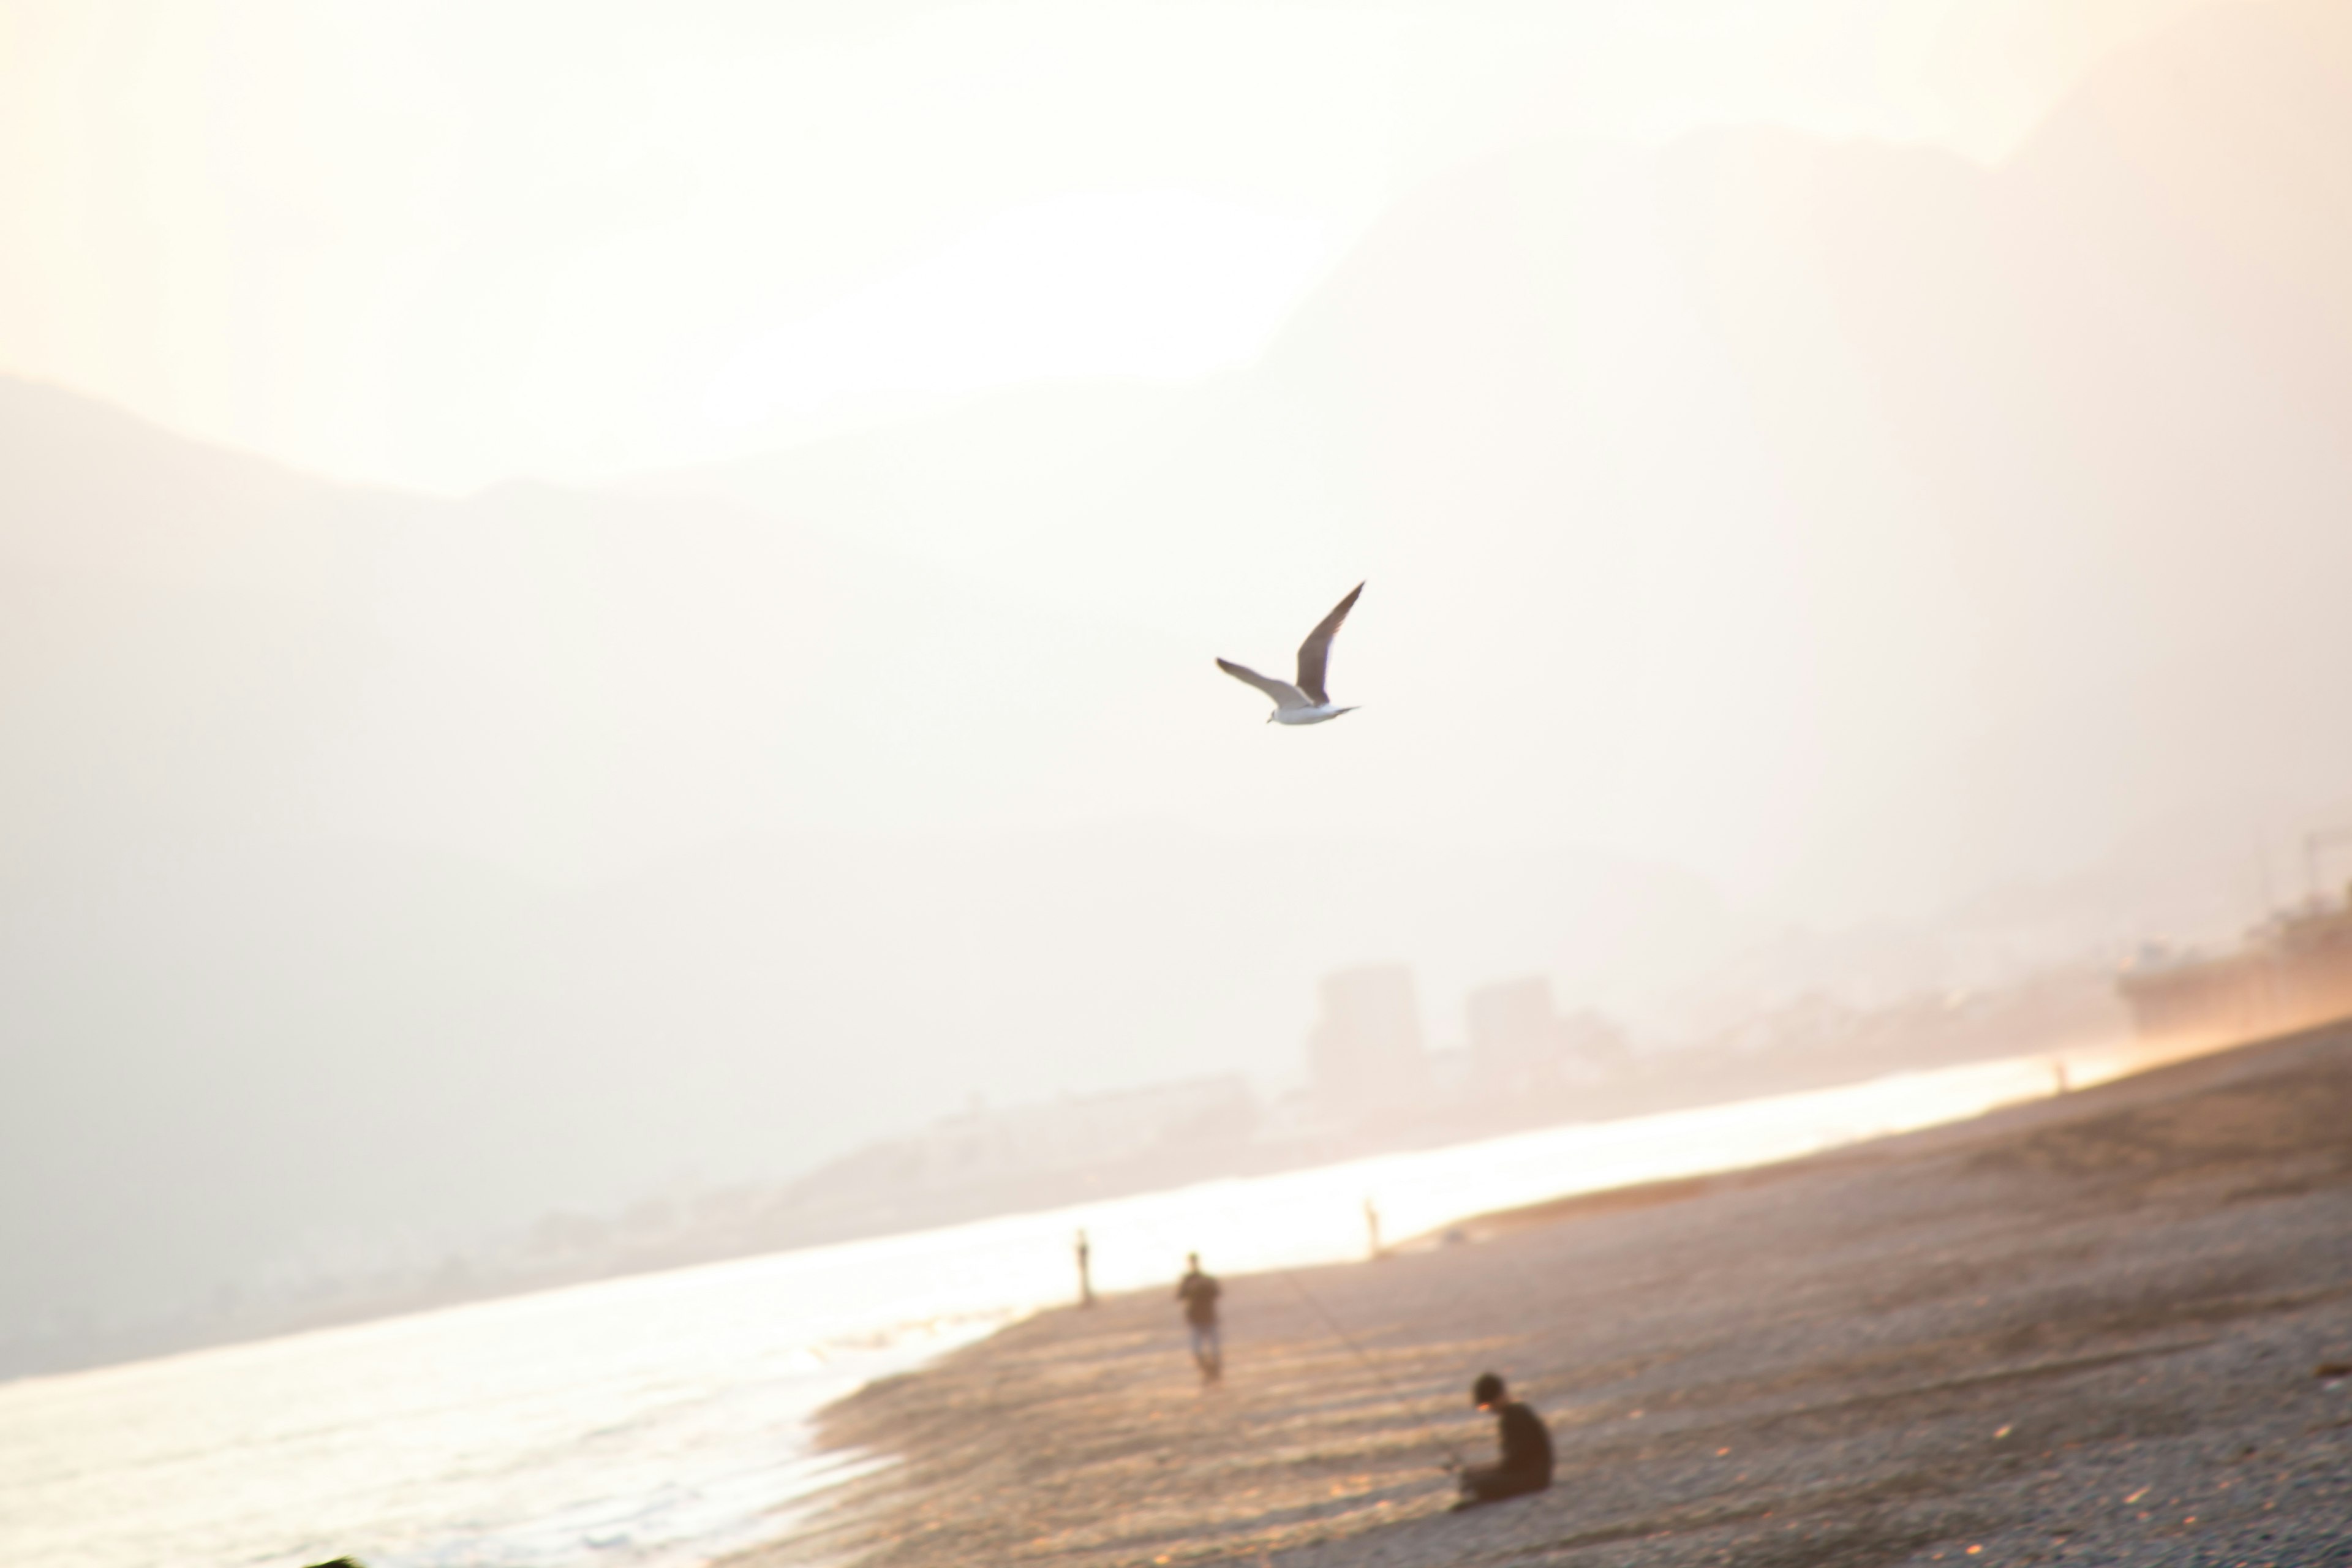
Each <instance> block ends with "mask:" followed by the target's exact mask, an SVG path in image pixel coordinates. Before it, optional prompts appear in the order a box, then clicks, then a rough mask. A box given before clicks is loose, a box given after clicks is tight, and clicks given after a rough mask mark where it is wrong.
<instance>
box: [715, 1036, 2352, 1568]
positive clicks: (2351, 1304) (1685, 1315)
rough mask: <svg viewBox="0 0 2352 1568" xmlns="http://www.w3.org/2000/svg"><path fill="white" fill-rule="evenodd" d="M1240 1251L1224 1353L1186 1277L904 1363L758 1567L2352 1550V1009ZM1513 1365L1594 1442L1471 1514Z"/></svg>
mask: <svg viewBox="0 0 2352 1568" xmlns="http://www.w3.org/2000/svg"><path fill="white" fill-rule="evenodd" d="M1199 1245H1200V1247H1202V1251H1203V1252H1204V1254H1205V1255H1206V1258H1207V1261H1208V1263H1209V1266H1210V1267H1211V1268H1214V1267H1215V1263H1216V1238H1215V1237H1201V1238H1200V1239H1199ZM1226 1285H1227V1289H1226V1294H1225V1299H1224V1306H1225V1316H1226V1355H1227V1374H1226V1378H1225V1381H1224V1383H1223V1385H1222V1386H1221V1387H1218V1388H1215V1389H1212V1390H1207V1391H1203V1390H1202V1388H1201V1387H1200V1385H1199V1383H1198V1380H1197V1378H1196V1376H1195V1374H1194V1373H1193V1372H1192V1367H1191V1365H1190V1363H1189V1362H1188V1360H1187V1357H1186V1353H1185V1348H1184V1341H1183V1334H1182V1331H1181V1325H1180V1323H1179V1321H1178V1318H1177V1313H1176V1310H1175V1309H1174V1307H1173V1305H1172V1304H1171V1301H1170V1300H1167V1299H1166V1297H1165V1295H1164V1294H1163V1293H1161V1292H1158V1291H1151V1292H1143V1293H1140V1294H1137V1295H1131V1296H1126V1297H1121V1298H1117V1299H1112V1300H1105V1301H1103V1302H1101V1303H1100V1304H1098V1305H1097V1307H1095V1308H1094V1309H1092V1310H1060V1311H1055V1312H1050V1313H1046V1314H1044V1315H1042V1316H1039V1317H1037V1318H1034V1319H1032V1320H1030V1321H1024V1322H1023V1323H1020V1324H1018V1325H1016V1326H1014V1327H1013V1328H1011V1329H1008V1330H1007V1331H1004V1332H1003V1333H1001V1334H998V1335H997V1336H995V1337H994V1338H992V1339H991V1340H988V1341H986V1342H982V1343H981V1344H978V1345H975V1346H972V1347H971V1348H970V1349H967V1350H965V1351H963V1352H960V1353H957V1354H954V1355H951V1356H950V1357H948V1358H947V1359H946V1360H944V1361H943V1362H941V1363H938V1364H936V1365H934V1366H931V1367H929V1368H927V1369H925V1370H923V1371H921V1372H919V1373H914V1374H911V1375H908V1376H905V1377H901V1378H897V1379H894V1380H891V1381H888V1382H886V1383H882V1384H876V1385H873V1386H870V1387H868V1388H866V1389H865V1390H863V1391H862V1392H860V1393H859V1394H856V1395H855V1396H853V1397H851V1398H850V1399H847V1400H845V1401H844V1402H843V1403H841V1404H840V1405H836V1406H835V1407H833V1408H832V1409H831V1410H830V1411H829V1412H828V1413H827V1414H826V1415H825V1417H824V1422H823V1426H822V1432H823V1438H824V1442H826V1443H827V1444H828V1445H831V1446H836V1447H844V1448H859V1449H867V1450H872V1451H876V1452H879V1453H885V1454H888V1455H892V1456H895V1457H896V1458H898V1460H899V1461H900V1462H899V1463H898V1464H896V1465H894V1466H891V1467H889V1468H886V1469H884V1470H881V1471H879V1472H877V1473H876V1474H874V1475H872V1476H869V1477H867V1478H866V1479H863V1480H861V1481H858V1482H855V1483H853V1484H851V1485H850V1486H848V1487H847V1488H845V1489H844V1490H843V1491H842V1492H841V1493H840V1494H839V1495H838V1496H837V1498H836V1499H835V1500H834V1501H833V1502H832V1503H831V1504H830V1505H829V1506H828V1507H827V1508H826V1509H825V1510H824V1512H823V1513H822V1514H821V1515H820V1516H818V1517H817V1518H816V1519H815V1520H814V1521H810V1522H808V1523H807V1524H805V1525H804V1526H803V1528H802V1529H801V1530H800V1531H798V1532H797V1534H796V1535H795V1537H794V1538H793V1540H791V1541H789V1542H782V1543H779V1544H777V1545H774V1546H771V1547H768V1548H765V1549H762V1550H761V1551H759V1552H752V1553H749V1554H746V1555H743V1556H740V1557H739V1558H737V1559H734V1560H732V1562H731V1563H730V1568H808V1565H812V1564H817V1563H834V1562H856V1563H864V1564H871V1565H873V1568H930V1565H932V1564H948V1563H955V1564H959V1565H961V1564H971V1563H992V1564H993V1563H1055V1564H1065V1565H1069V1568H1097V1565H1102V1568H1108V1565H1111V1564H1162V1563H1212V1562H1227V1561H1240V1562H1244V1563H1279V1564H1285V1565H1295V1568H1310V1565H1312V1568H1322V1565H1326V1564H1328V1565H1332V1568H1337V1565H1339V1564H1399V1565H1403V1564H1424V1563H1426V1564H1438V1563H1449V1564H1453V1563H1563V1564H1567V1563H1574V1564H1586V1563H1591V1564H1601V1563H1610V1564H1642V1565H1651V1564H1658V1565H1663V1564H1685V1563H1688V1564H1696V1563H1717V1564H1719V1563H1734V1564H1750V1565H1763V1564H1790V1565H1794V1564H1799V1563H1805V1564H1817V1563H1837V1564H1849V1563H1851V1564H1880V1563H1888V1564H1892V1563H2021V1562H2022V1563H2054V1562H2080V1563H2135V1564H2138V1563H2296V1564H2301V1563H2352V1375H2347V1373H2352V1028H2347V1027H2343V1026H2338V1027H2336V1028H2332V1029H2330V1030H2326V1031H2320V1032H2316V1033H2313V1034H2309V1035H2305V1036H2299V1037H2294V1038H2290V1039H2287V1040H2284V1041H2277V1042H2271V1043H2266V1044H2263V1045H2258V1046H2253V1047H2244V1048H2241V1049H2239V1050H2235V1051H2231V1052H2229V1053H2225V1054H2222V1055H2219V1056H2215V1057H2210V1058H2202V1059H2200V1060H2196V1061H2192V1062H2187V1063H2182V1064H2179V1065H2176V1066H2173V1067H2169V1068H2163V1069H2160V1070H2158V1071H2155V1072H2150V1073H2147V1074H2144V1075H2141V1076H2139V1077H2137V1078H2133V1079H2125V1080H2122V1081H2119V1082H2116V1083H2112V1084H2108V1085H2105V1086H2104V1087H2101V1088H2099V1089H2091V1090H2087V1091H2084V1092H2079V1093H2076V1094H2073V1095H2068V1096H2064V1097H2062V1098H2060V1099H2056V1100H2049V1101H2045V1102H2042V1103H2038V1104H2034V1105H2031V1106H2024V1107H2020V1108H2016V1109H2014V1110H2008V1111H2003V1112H2000V1113H1998V1114H1996V1115H1993V1116H1990V1117H1988V1118H1985V1119H1983V1120H1980V1121H1974V1122H1970V1123H1966V1124H1963V1125H1959V1126H1955V1127H1949V1128H1944V1129H1938V1130H1936V1131H1930V1132H1925V1133H1919V1134H1914V1135H1910V1136H1907V1137H1904V1138H1899V1139H1893V1140H1888V1141H1885V1142H1879V1143H1874V1144H1870V1145H1864V1146H1861V1147H1858V1148H1856V1149H1853V1150H1851V1151H1845V1152H1840V1153H1837V1154H1834V1155H1830V1156H1823V1157H1820V1158H1816V1159H1812V1160H1808V1161H1802V1162H1798V1163H1792V1164H1788V1165H1782V1166H1776V1167H1771V1168H1769V1169H1764V1170H1759V1171H1752V1172H1746V1173H1738V1174H1735V1175H1730V1176H1725V1177H1719V1178H1712V1179H1706V1180H1700V1181H1693V1182H1685V1183H1677V1184H1664V1185H1661V1186H1659V1187H1655V1188H1650V1189H1637V1190H1633V1191H1630V1192H1624V1193H1619V1194H1601V1195H1600V1196H1597V1197H1592V1198H1586V1199H1580V1200H1570V1201H1567V1202H1563V1203H1559V1204H1555V1205H1545V1206H1544V1207H1541V1208H1538V1209H1530V1210H1523V1211H1517V1212H1515V1213H1512V1214H1507V1215H1495V1216H1491V1217H1490V1218H1488V1219H1486V1220H1484V1221H1480V1222H1476V1223H1475V1224H1474V1225H1473V1226H1469V1227H1466V1235H1465V1236H1463V1237H1460V1238H1459V1239H1457V1240H1454V1241H1451V1242H1443V1241H1441V1242H1434V1243H1432V1244H1428V1245H1423V1246H1421V1247H1415V1248H1408V1249H1402V1250H1400V1251H1399V1252H1397V1253H1396V1254H1394V1255H1392V1256H1390V1257H1387V1258H1382V1259H1381V1260H1379V1261H1377V1262H1367V1263H1363V1264H1358V1265H1351V1266H1345V1267H1338V1268H1319V1269H1313V1270H1306V1271H1301V1272H1300V1273H1298V1274H1297V1275H1295V1276H1282V1275H1272V1276H1255V1277H1247V1278H1240V1279H1229V1280H1228V1281H1227V1282H1226ZM1335 1327H1336V1328H1337V1329H1338V1330H1339V1331H1344V1333H1345V1335H1346V1336H1347V1339H1348V1340H1349V1341H1352V1342H1353V1347H1352V1348H1351V1346H1350V1344H1349V1343H1347V1342H1343V1341H1342V1339H1341V1338H1340V1335H1339V1333H1338V1332H1335ZM1486 1368H1493V1369H1495V1370H1496V1371H1499V1372H1501V1373H1504V1374H1505V1375H1507V1377H1509V1378H1510V1379H1511V1381H1512V1383H1513V1384H1514V1387H1515V1390H1516V1391H1517V1392H1518V1393H1519V1394H1522V1396H1524V1397H1526V1398H1527V1399H1528V1400H1529V1401H1530V1402H1531V1403H1532V1404H1534V1405H1536V1407H1537V1408H1538V1410H1540V1411H1541V1412H1542V1413H1543V1414H1544V1415H1545V1416H1546V1417H1547V1419H1548V1420H1549V1423H1550V1426H1551V1429H1552V1433H1553V1436H1554V1441H1555V1443H1556V1445H1557V1447H1558V1451H1559V1479H1558V1482H1557V1483H1556V1484H1555V1485H1554V1486H1553V1488H1552V1489H1550V1490H1549V1492H1546V1493H1544V1494H1541V1495H1540V1496H1538V1497H1535V1498H1531V1499H1526V1500H1518V1501H1514V1502H1508V1503H1504V1504H1499V1505H1495V1506H1491V1507H1487V1508H1483V1509H1479V1510H1474V1511H1471V1512H1467V1513H1462V1514H1454V1513H1451V1512H1449V1511H1448V1507H1449V1504H1450V1503H1451V1501H1452V1499H1453V1491H1452V1487H1451V1483H1450V1481H1449V1479H1448V1478H1447V1477H1446V1475H1445V1474H1444V1472H1443V1470H1442V1469H1441V1468H1440V1466H1441V1465H1442V1464H1443V1463H1444V1460H1445V1459H1446V1458H1448V1456H1449V1453H1459V1454H1461V1455H1463V1456H1465V1457H1467V1458H1472V1459H1474V1460H1475V1459H1477V1458H1483V1457H1486V1455H1487V1454H1489V1453H1490V1452H1491V1449H1492V1444H1493V1437H1492V1423H1491V1421H1490V1420H1488V1419H1487V1418H1486V1417H1483V1416H1480V1415H1478V1414H1477V1413H1476V1412H1475V1411H1474V1410H1472V1409H1471V1408H1470V1406H1469V1402H1468V1397H1467V1389H1468V1386H1469V1384H1470V1381H1471V1379H1472V1377H1473V1376H1474V1375H1475V1373H1478V1372H1479V1371H1481V1370H1482V1369H1486Z"/></svg>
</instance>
